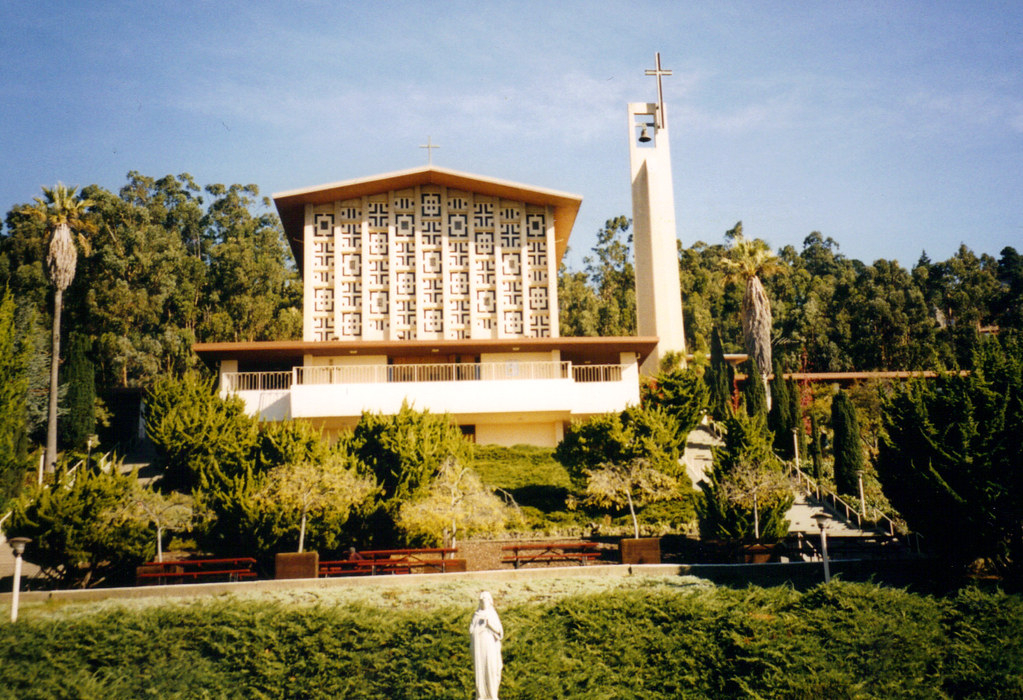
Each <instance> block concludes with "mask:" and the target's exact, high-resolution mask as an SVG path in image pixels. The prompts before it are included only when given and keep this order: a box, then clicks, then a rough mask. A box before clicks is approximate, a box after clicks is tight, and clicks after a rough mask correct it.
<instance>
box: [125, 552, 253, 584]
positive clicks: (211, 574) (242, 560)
mask: <svg viewBox="0 0 1023 700" xmlns="http://www.w3.org/2000/svg"><path fill="white" fill-rule="evenodd" d="M255 565H256V560H255V559H253V558H251V557H234V558H230V559H179V560H177V561H162V562H161V561H151V562H146V563H145V564H143V565H142V566H140V567H138V568H137V569H136V570H135V579H136V584H137V585H146V584H167V583H186V582H198V581H200V580H226V581H241V580H243V579H254V578H256V572H255V570H254V569H253V567H254V566H255Z"/></svg>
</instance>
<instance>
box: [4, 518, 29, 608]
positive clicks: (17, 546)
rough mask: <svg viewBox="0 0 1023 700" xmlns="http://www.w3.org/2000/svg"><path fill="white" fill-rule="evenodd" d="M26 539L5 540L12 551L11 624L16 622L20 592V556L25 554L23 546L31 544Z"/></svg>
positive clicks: (13, 538)
mask: <svg viewBox="0 0 1023 700" xmlns="http://www.w3.org/2000/svg"><path fill="white" fill-rule="evenodd" d="M31 541H32V540H30V539H29V538H27V537H12V538H11V539H9V540H7V543H8V544H10V545H11V549H13V550H14V582H13V587H12V588H11V622H17V621H18V594H19V593H20V592H21V555H22V554H24V553H25V545H26V544H28V543H29V542H31Z"/></svg>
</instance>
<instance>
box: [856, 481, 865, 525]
mask: <svg viewBox="0 0 1023 700" xmlns="http://www.w3.org/2000/svg"><path fill="white" fill-rule="evenodd" d="M856 479H857V480H858V481H859V482H860V517H861V518H863V519H864V520H866V519H867V499H866V498H864V497H863V470H862V469H857V470H856Z"/></svg>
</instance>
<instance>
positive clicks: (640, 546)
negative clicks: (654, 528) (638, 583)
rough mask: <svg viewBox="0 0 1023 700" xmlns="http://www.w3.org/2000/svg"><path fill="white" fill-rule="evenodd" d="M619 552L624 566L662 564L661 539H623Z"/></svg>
mask: <svg viewBox="0 0 1023 700" xmlns="http://www.w3.org/2000/svg"><path fill="white" fill-rule="evenodd" d="M619 552H620V553H621V556H622V563H623V564H660V563H661V538H660V537H640V538H638V539H636V538H622V541H621V543H620V544H619Z"/></svg>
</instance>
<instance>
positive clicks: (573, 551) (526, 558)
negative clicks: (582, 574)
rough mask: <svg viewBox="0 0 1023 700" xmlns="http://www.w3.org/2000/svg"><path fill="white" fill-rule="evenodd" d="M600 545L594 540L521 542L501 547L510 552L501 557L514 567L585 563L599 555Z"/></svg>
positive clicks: (502, 560)
mask: <svg viewBox="0 0 1023 700" xmlns="http://www.w3.org/2000/svg"><path fill="white" fill-rule="evenodd" d="M599 549H600V545H599V544H598V543H596V542H578V541H576V542H522V543H517V544H506V545H504V546H503V547H501V550H502V551H504V552H510V554H505V555H504V556H502V557H501V562H502V563H504V564H512V565H513V566H514V567H515V568H516V569H517V568H519V567H520V566H525V565H526V564H539V563H544V564H547V565H550V564H551V563H552V562H564V561H577V562H579V563H580V564H586V563H587V562H590V561H593V560H594V559H598V558H599V557H600V551H599Z"/></svg>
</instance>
